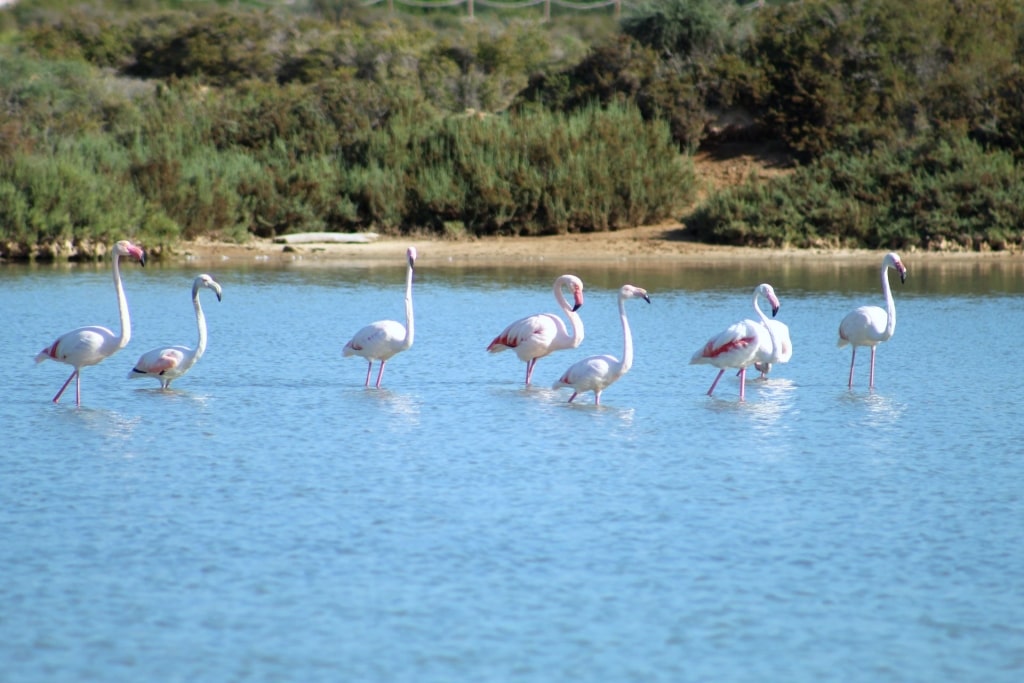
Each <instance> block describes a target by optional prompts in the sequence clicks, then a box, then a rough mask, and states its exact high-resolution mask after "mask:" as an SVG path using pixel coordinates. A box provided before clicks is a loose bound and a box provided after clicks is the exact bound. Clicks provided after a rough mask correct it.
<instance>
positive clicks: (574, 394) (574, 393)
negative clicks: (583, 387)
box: [569, 391, 577, 403]
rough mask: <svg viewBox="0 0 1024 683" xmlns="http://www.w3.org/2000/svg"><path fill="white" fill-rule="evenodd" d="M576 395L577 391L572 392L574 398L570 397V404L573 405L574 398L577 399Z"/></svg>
mask: <svg viewBox="0 0 1024 683" xmlns="http://www.w3.org/2000/svg"><path fill="white" fill-rule="evenodd" d="M576 394H577V392H575V391H574V392H572V396H570V397H569V403H572V400H573V399H574V398H576Z"/></svg>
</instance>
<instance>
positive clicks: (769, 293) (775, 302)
mask: <svg viewBox="0 0 1024 683" xmlns="http://www.w3.org/2000/svg"><path fill="white" fill-rule="evenodd" d="M758 294H760V295H761V296H763V297H764V298H765V299H767V300H768V305H769V306H771V307H772V317H773V318H774V317H775V316H776V315H778V313H779V306H780V305H781V304H779V297H777V296H775V288H774V287H772V286H771V285H770V284H768V283H767V282H765V283H764V284H760V285H758V286H757V291H756V292H755V293H754V297H755V298H756V297H757V295H758Z"/></svg>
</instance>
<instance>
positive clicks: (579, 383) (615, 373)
mask: <svg viewBox="0 0 1024 683" xmlns="http://www.w3.org/2000/svg"><path fill="white" fill-rule="evenodd" d="M626 299H643V300H644V301H646V302H647V303H651V298H650V297H649V296H648V295H647V290H646V289H641V288H640V287H634V286H633V285H623V286H622V288H621V289H620V290H619V319H620V320H621V321H622V339H623V341H622V360H619V359H618V358H616V357H615V356H609V355H602V356H590V357H589V358H584V359H583V360H581V361H577V362H575V363H573V364H572V365H571V366H570V367H569V369H568V370H566V371H565V372H564V373H562V376H561V377H559V378H558V380H557V381H556V382H555V383H554V385H552V387H551V388H552V389H561V388H562V387H571V388H572V390H573V391H572V396H570V397H569V403H572V400H573V399H574V398H576V396H577V395H579V394H580V393H581V392H584V391H593V392H594V405H601V392H602V391H604V390H605V389H607V388H608V387H609V386H611V385H612V384H613V383H614V382H615V381H616V380H618V379H619V378H620V377H622V376H623V375H625V374H626V373H627V372H629V369H630V368H631V367H633V335H632V334H630V331H629V322H628V321H627V320H626Z"/></svg>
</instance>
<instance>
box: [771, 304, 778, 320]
mask: <svg viewBox="0 0 1024 683" xmlns="http://www.w3.org/2000/svg"><path fill="white" fill-rule="evenodd" d="M778 314H779V307H778V306H772V317H773V318H774V317H775V316H777V315H778Z"/></svg>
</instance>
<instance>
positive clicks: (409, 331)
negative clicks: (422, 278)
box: [402, 265, 415, 349]
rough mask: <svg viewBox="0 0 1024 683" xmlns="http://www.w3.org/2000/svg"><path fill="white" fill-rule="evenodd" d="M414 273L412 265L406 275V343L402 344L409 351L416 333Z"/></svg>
mask: <svg viewBox="0 0 1024 683" xmlns="http://www.w3.org/2000/svg"><path fill="white" fill-rule="evenodd" d="M412 272H413V268H412V266H411V265H410V266H409V268H408V270H407V271H406V274H405V343H404V344H402V348H403V349H408V348H410V347H411V346H412V340H413V335H414V332H415V331H414V328H413V313H412Z"/></svg>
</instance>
